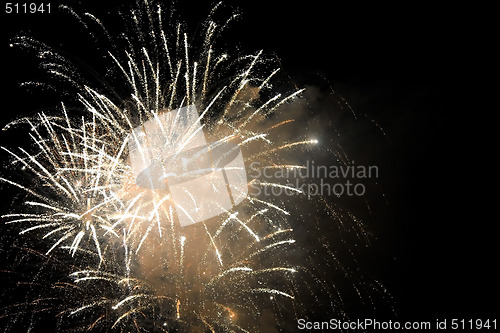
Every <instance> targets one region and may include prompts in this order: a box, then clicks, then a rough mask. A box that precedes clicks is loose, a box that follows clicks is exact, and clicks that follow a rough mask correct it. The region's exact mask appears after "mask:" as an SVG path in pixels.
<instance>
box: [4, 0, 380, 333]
mask: <svg viewBox="0 0 500 333" xmlns="http://www.w3.org/2000/svg"><path fill="white" fill-rule="evenodd" d="M218 6H219V5H218ZM218 6H216V7H214V9H213V10H212V12H211V13H210V15H209V17H208V19H207V20H206V21H205V22H204V24H203V27H204V30H203V34H202V35H201V36H202V41H201V44H200V45H192V44H190V42H189V40H190V38H189V36H188V34H187V33H186V32H184V27H183V25H182V24H180V23H178V22H177V21H173V20H172V18H171V15H170V16H169V15H166V16H167V17H168V20H166V19H165V17H164V13H165V10H164V9H163V7H162V6H160V5H156V4H152V3H149V2H148V1H147V0H144V2H142V3H140V4H139V5H138V8H136V9H134V10H132V11H131V12H130V13H127V14H125V15H123V17H124V18H125V19H126V21H127V22H128V23H127V24H128V25H127V28H126V29H124V30H123V31H119V33H117V34H116V38H115V39H114V38H112V37H111V35H110V34H111V33H110V32H109V30H108V29H107V27H105V24H104V23H103V22H101V21H100V20H99V19H98V18H96V17H95V16H93V15H92V14H90V13H84V14H79V13H78V12H77V11H75V10H73V9H72V8H70V7H67V6H61V10H63V11H65V12H67V13H69V14H70V15H72V16H73V17H74V18H76V20H77V21H79V22H81V23H82V24H84V25H86V24H87V23H86V21H85V20H90V21H91V22H93V23H94V24H97V26H98V27H99V30H100V31H101V33H102V34H104V35H105V36H106V38H108V39H109V40H110V41H111V43H110V45H109V49H107V50H106V52H105V54H104V56H103V57H104V58H105V59H107V60H109V61H110V63H109V70H110V71H113V73H114V78H115V80H116V81H121V82H126V84H125V87H124V89H123V90H124V91H127V93H125V94H124V95H123V96H120V97H119V98H116V96H115V95H114V91H106V90H105V89H100V88H97V87H94V86H92V85H90V84H88V83H86V82H85V81H84V80H81V75H80V73H79V72H78V70H76V69H75V66H73V65H72V64H71V62H69V61H68V60H67V59H66V58H64V57H63V56H61V55H60V54H59V53H57V52H56V51H54V50H53V49H52V48H51V47H50V46H49V45H46V44H44V43H42V42H40V41H37V40H35V39H33V38H30V37H26V36H21V37H17V38H15V39H14V40H13V43H12V44H13V46H19V47H22V48H27V49H29V50H33V51H35V52H36V53H37V55H38V58H39V59H40V62H41V66H42V68H45V69H46V70H47V72H48V74H49V75H51V76H52V77H54V78H57V79H58V80H62V81H63V82H64V83H66V84H68V86H70V87H71V89H73V90H75V91H76V92H77V93H76V94H75V95H74V96H73V97H74V98H75V99H77V100H78V102H79V103H80V108H83V111H84V112H83V116H82V115H81V113H79V112H74V111H71V109H70V108H69V107H67V106H66V105H67V104H66V103H60V106H59V107H58V109H57V110H56V111H54V112H50V113H49V112H40V113H39V114H37V115H36V116H34V117H31V118H21V119H18V120H16V121H14V122H12V123H11V124H9V125H8V127H11V126H27V127H28V128H29V137H30V139H31V140H32V143H33V145H32V147H30V148H29V149H28V148H26V147H19V148H17V149H12V148H6V147H2V149H3V150H4V151H5V152H6V153H7V154H8V155H9V156H10V158H11V164H10V167H11V169H14V170H18V171H20V172H22V176H21V177H19V176H16V174H15V173H14V172H12V173H10V174H8V176H3V177H2V178H1V180H2V181H3V183H4V184H5V185H6V186H9V187H11V188H15V189H18V190H20V191H21V192H23V196H22V200H21V202H18V203H16V205H15V207H14V209H13V211H12V212H10V213H8V214H4V215H3V216H2V218H3V220H4V221H5V223H6V224H8V225H12V226H14V227H17V228H18V229H16V230H17V231H18V234H19V237H27V238H28V239H30V246H29V247H24V248H23V249H22V252H23V253H24V254H23V255H24V256H26V257H30V256H34V257H36V258H39V260H40V262H42V263H43V264H41V265H40V266H37V267H39V268H38V270H39V271H38V274H35V275H34V277H32V280H31V281H30V286H31V287H30V288H31V289H30V291H29V292H28V293H27V296H26V301H25V302H24V303H23V304H22V306H18V305H15V306H12V307H9V308H8V310H7V312H8V314H7V315H6V317H8V318H13V319H12V320H11V321H10V322H9V327H12V330H16V329H17V328H19V327H22V324H23V318H28V317H29V318H30V319H29V321H30V322H31V323H32V325H33V326H35V327H36V326H37V325H38V324H37V321H38V320H39V319H37V318H38V317H37V313H38V312H39V311H41V312H43V314H44V316H48V317H50V318H54V321H55V322H56V324H55V326H56V329H57V330H59V331H67V330H68V329H72V330H87V331H93V330H95V331H109V330H116V331H123V332H128V331H130V330H131V329H134V330H137V331H160V332H161V331H169V332H170V331H174V330H180V331H189V332H205V331H212V332H220V331H235V332H249V331H261V332H263V331H264V330H263V327H266V329H267V331H268V332H274V331H276V330H277V329H286V328H287V327H290V325H292V327H293V326H294V322H292V321H290V320H289V318H291V317H294V318H295V317H299V316H300V317H301V318H302V317H304V316H306V315H307V313H308V311H309V309H308V308H309V307H308V306H306V305H307V304H309V303H310V302H312V301H314V300H316V301H318V302H323V303H328V304H329V306H330V309H331V311H332V313H334V314H336V315H338V316H340V317H344V316H345V313H344V311H343V305H342V301H341V300H339V299H340V298H339V297H338V291H337V289H336V287H335V286H334V285H333V284H329V283H325V282H323V281H325V280H324V279H323V278H318V276H321V275H322V274H323V273H324V274H326V275H327V276H328V275H329V272H326V273H325V272H323V273H322V272H321V270H320V272H313V271H312V270H310V269H309V268H306V267H305V266H307V265H306V264H307V262H308V260H310V258H312V257H309V258H308V255H307V254H305V253H302V252H301V251H300V247H298V246H297V244H296V243H297V239H296V236H295V233H294V225H293V222H294V221H296V220H297V219H299V220H300V219H302V220H308V221H309V220H312V221H314V219H310V218H309V217H307V216H303V215H302V213H301V214H300V215H294V212H296V211H297V209H296V208H297V206H299V203H301V202H302V199H297V198H296V199H294V201H296V202H295V203H293V202H292V203H289V202H287V201H286V200H283V198H280V197H265V198H262V197H258V196H251V195H249V194H248V187H249V179H247V170H246V169H245V166H246V165H250V164H252V163H253V164H254V165H259V166H260V167H262V169H265V168H274V169H283V170H296V169H297V168H303V167H304V166H303V165H304V163H303V162H300V163H297V162H296V160H297V158H296V156H299V157H300V156H301V155H300V154H303V153H304V151H308V149H312V148H314V146H315V145H316V144H317V143H318V140H317V139H310V138H308V137H307V136H306V135H305V134H300V133H299V134H297V135H294V136H293V137H292V138H291V136H290V135H284V134H283V133H286V131H287V128H290V127H291V126H296V125H295V122H294V118H293V115H288V114H286V113H283V112H282V110H283V108H286V107H290V105H293V104H294V103H299V102H298V101H297V100H298V98H299V97H300V95H301V94H302V93H303V91H304V89H294V90H292V91H289V92H287V93H283V92H276V91H274V90H273V79H274V78H275V77H276V76H277V75H278V72H279V68H275V67H273V66H274V63H275V61H273V59H270V58H267V57H266V56H265V54H264V53H263V52H262V51H259V52H255V53H254V54H249V55H245V56H239V57H237V58H236V59H233V58H232V57H231V55H228V54H226V53H222V52H219V51H218V49H217V47H216V43H215V42H216V39H217V38H216V37H217V36H218V35H219V34H220V33H221V32H222V31H223V30H224V29H225V27H226V25H227V24H228V23H229V21H231V20H232V19H233V18H234V17H233V16H231V17H230V19H229V20H228V21H226V22H222V23H218V22H216V20H214V19H213V18H212V17H213V16H214V14H215V13H216V12H217V9H218ZM167 13H168V12H167ZM126 31H127V33H125V32H126ZM123 45H125V46H123ZM71 89H69V90H71ZM297 128H299V129H300V125H299V126H297V127H294V130H293V131H292V132H294V131H296V130H297ZM254 186H255V185H254ZM259 186H265V187H283V185H282V184H280V183H273V182H265V183H264V182H262V183H260V185H259ZM313 205H314V210H315V211H320V210H321V211H322V212H324V214H325V215H328V217H329V218H330V219H332V221H334V222H335V223H338V224H339V225H342V226H344V225H350V226H349V227H348V229H349V231H348V233H349V232H352V233H353V234H354V235H355V238H356V241H359V242H361V243H363V244H368V243H369V241H368V237H367V233H366V232H365V229H364V226H363V224H362V223H361V222H360V221H359V220H358V219H357V218H356V217H355V216H354V214H352V213H350V212H348V211H345V210H343V209H342V208H339V207H338V206H337V205H336V204H335V203H332V202H329V201H328V200H326V199H325V198H319V199H317V201H315V202H314V204H313ZM332 224H333V222H332ZM300 227H303V226H300ZM318 230H319V229H318ZM319 248H321V250H322V251H324V252H325V253H327V254H328V257H329V258H330V259H331V260H330V261H327V264H328V265H330V264H332V265H337V264H338V259H337V255H336V253H335V252H336V250H334V249H331V246H330V245H329V244H327V243H324V244H323V245H322V246H319ZM301 263H303V264H305V265H302V264H301ZM338 265H339V266H338V267H340V269H339V273H338V274H339V275H342V276H343V277H345V278H348V279H350V278H351V275H352V274H353V273H352V272H351V271H350V270H349V269H345V268H344V267H343V266H342V265H340V264H338ZM54 272H56V273H54ZM315 274H317V276H315ZM42 280H43V281H44V282H43V283H44V284H45V287H41V288H40V289H37V288H38V287H39V285H41V281H42ZM367 288H368V289H372V290H377V291H378V290H383V287H381V286H380V285H378V284H373V285H370V286H369V287H367ZM318 289H319V290H320V292H317V291H316V290H318ZM354 289H356V293H358V294H359V291H358V289H357V288H356V287H355V288H354ZM318 295H319V296H318ZM322 298H327V299H328V300H327V301H324V300H323V299H322ZM41 300H43V301H41ZM41 308H43V309H45V310H43V311H42V310H41ZM47 313H48V314H47ZM290 316H291V317H290ZM287 320H288V321H287ZM269 323H273V327H272V328H271V326H269ZM75 327H76V328H75ZM274 327H276V329H275V328H274Z"/></svg>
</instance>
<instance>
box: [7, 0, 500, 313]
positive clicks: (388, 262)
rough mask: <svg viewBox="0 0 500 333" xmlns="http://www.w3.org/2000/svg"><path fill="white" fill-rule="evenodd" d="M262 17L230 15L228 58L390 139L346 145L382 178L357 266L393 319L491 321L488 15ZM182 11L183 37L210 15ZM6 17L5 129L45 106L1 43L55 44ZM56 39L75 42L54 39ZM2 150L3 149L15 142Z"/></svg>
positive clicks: (314, 7) (368, 138) (364, 134)
mask: <svg viewBox="0 0 500 333" xmlns="http://www.w3.org/2000/svg"><path fill="white" fill-rule="evenodd" d="M270 3H271V1H261V0H257V1H238V2H237V3H236V2H234V3H233V2H230V6H233V7H234V8H239V10H240V11H241V13H242V17H241V18H240V19H239V20H238V21H237V22H235V23H234V24H233V28H232V29H231V30H230V31H229V32H228V34H227V35H226V37H225V41H226V42H227V45H230V46H228V48H230V47H234V45H237V46H238V50H240V51H242V52H244V51H247V52H254V51H256V50H259V49H264V51H265V52H269V53H271V54H272V53H274V54H276V55H277V56H278V57H279V58H280V61H281V66H282V68H283V71H284V72H285V73H287V75H288V76H289V77H290V80H291V81H293V82H294V84H296V85H297V86H298V87H303V86H320V88H318V89H320V90H321V89H325V87H326V86H328V85H330V86H332V87H333V89H334V90H335V92H336V93H338V94H340V95H341V96H343V97H344V98H345V99H346V100H347V101H348V102H349V104H350V105H351V106H352V108H353V109H354V110H355V111H356V112H357V113H359V114H366V115H367V118H369V119H373V120H374V121H376V122H377V123H378V124H379V125H380V127H381V128H382V129H383V131H384V132H385V133H386V136H383V135H381V133H380V131H378V130H373V129H367V128H366V126H364V127H356V128H357V130H359V131H360V132H359V133H358V134H359V135H358V137H357V138H356V144H352V145H349V143H346V144H347V146H348V147H350V148H352V147H354V148H356V147H357V148H356V149H360V152H359V154H358V156H359V157H360V158H361V159H364V161H367V162H370V163H371V164H375V165H379V166H380V170H381V171H380V177H379V180H380V184H381V187H382V188H383V192H384V193H385V198H384V200H385V202H386V204H385V206H384V205H382V207H379V210H381V211H383V213H381V215H382V216H383V218H381V219H379V220H376V221H373V222H372V223H371V224H370V225H369V227H370V228H371V229H372V231H373V234H374V235H375V236H376V238H377V239H376V240H375V241H374V244H373V250H372V251H373V253H372V258H376V260H375V261H373V260H372V261H370V262H369V263H368V262H367V263H365V265H366V269H367V270H368V271H369V272H370V274H372V275H373V276H374V277H376V278H377V280H379V281H381V282H382V283H383V284H384V285H385V286H386V287H387V289H388V291H389V292H390V293H391V294H392V296H393V297H394V300H395V304H396V305H395V309H396V313H397V317H399V318H400V319H415V320H431V321H434V320H435V319H444V318H449V319H451V318H458V319H462V318H465V319H469V318H473V319H475V318H483V319H488V318H490V319H493V318H494V316H498V311H495V308H497V307H494V306H493V304H495V303H497V297H498V296H497V294H498V280H499V279H498V273H496V272H494V268H495V266H497V265H498V260H497V254H498V246H497V244H498V242H497V237H496V235H497V232H496V231H495V230H497V229H498V228H496V223H497V220H498V219H497V218H496V214H495V212H494V209H495V203H493V202H492V201H493V199H496V197H497V195H496V189H495V187H494V185H493V183H492V181H493V179H496V178H497V177H496V173H497V172H498V171H497V170H496V169H495V162H493V159H494V155H495V153H496V152H497V151H498V149H497V148H496V147H493V148H491V149H490V148H486V147H487V146H488V145H491V144H492V143H495V142H497V141H498V140H497V139H496V138H494V133H496V132H497V131H490V130H487V129H486V127H487V124H492V123H496V121H495V120H493V119H494V118H493V116H492V115H493V114H494V113H496V112H497V110H496V109H497V103H494V104H490V105H484V104H485V103H484V101H485V100H487V98H488V96H490V95H492V94H496V92H495V91H492V90H493V89H492V88H491V87H488V86H489V83H488V82H489V79H490V77H492V75H493V74H492V68H493V67H492V66H490V65H489V63H490V61H491V59H492V58H493V54H492V47H491V46H490V45H491V43H493V41H494V40H493V39H492V38H489V36H491V34H492V33H491V29H492V28H493V24H492V23H491V22H492V21H490V20H489V18H488V12H491V10H492V9H491V8H468V7H465V6H464V7H449V8H440V7H439V8H435V7H434V6H431V5H430V4H428V5H424V4H420V3H419V4H418V5H417V4H411V5H410V4H404V5H403V4H401V5H399V6H396V7H390V6H388V5H381V6H379V5H375V4H371V5H369V6H366V5H361V4H358V3H356V4H354V3H350V4H345V3H340V2H338V3H337V2H332V3H329V4H328V5H325V3H324V2H320V1H306V2H300V3H297V2H296V3H293V2H289V1H288V2H283V3H282V4H280V5H277V4H274V3H273V5H270ZM102 6H104V4H102V5H101V7H99V6H98V5H89V6H88V7H89V8H91V9H92V11H94V12H98V13H99V12H100V11H102V12H106V11H107V10H112V9H113V6H114V5H113V4H112V2H109V3H107V4H106V7H105V8H104V7H102ZM178 7H179V11H180V16H181V17H183V18H185V19H186V20H187V22H188V25H190V26H196V25H197V23H199V21H200V20H201V19H203V18H204V17H205V15H206V14H207V13H208V11H209V8H210V5H209V3H208V2H207V4H206V5H205V4H204V5H192V4H190V5H188V4H182V3H179V4H178ZM3 9H4V8H2V14H1V16H0V21H1V22H0V37H1V41H0V42H1V45H0V51H1V56H0V57H1V58H2V71H1V73H2V90H1V95H2V96H1V100H2V107H1V108H2V110H1V111H0V115H1V119H0V120H1V124H2V126H3V124H5V123H6V122H8V121H9V120H12V119H13V118H14V117H17V116H19V115H21V114H33V113H34V112H35V111H37V110H38V109H39V108H41V107H42V106H43V103H44V102H45V100H44V97H43V96H40V95H37V93H27V92H25V91H23V90H20V89H18V87H17V85H16V83H17V82H20V81H22V80H23V79H26V78H27V77H30V75H32V73H33V71H36V67H35V66H34V65H33V64H32V63H30V62H29V59H30V58H29V56H27V55H23V54H22V52H19V50H16V51H13V50H12V49H11V48H9V47H8V44H9V42H8V39H9V37H12V36H13V34H14V33H15V32H17V31H19V30H20V29H32V28H33V27H38V28H37V29H40V28H39V27H40V26H45V28H42V29H43V30H39V31H37V33H40V34H42V35H43V34H45V36H48V38H49V39H50V38H54V40H57V36H54V35H51V34H53V32H54V30H55V27H56V26H55V25H56V24H59V22H61V21H58V20H56V19H54V20H52V19H50V18H49V17H48V16H44V15H40V14H37V15H36V16H35V15H32V16H29V15H28V14H25V15H22V14H17V16H15V15H13V14H11V15H10V16H8V15H6V14H5V13H3ZM56 15H57V14H52V16H54V17H55V16H56ZM41 24H42V25H41ZM57 33H58V34H59V33H60V34H70V33H71V31H70V30H69V29H64V27H62V26H60V29H59V30H57ZM75 43H77V41H75ZM231 45H232V46H231ZM70 47H74V45H70ZM76 48H78V46H76ZM82 52H85V51H82ZM90 52H91V51H90ZM81 58H85V54H82V57H81ZM495 79H496V78H495ZM33 96H35V98H34V97H33ZM318 112H322V111H318ZM321 116H323V115H321ZM373 126H375V125H373ZM360 128H361V130H360ZM309 130H310V132H311V131H313V130H312V129H309ZM344 130H345V127H344ZM324 135H325V136H326V137H328V135H331V134H329V133H324ZM359 136H361V137H359ZM0 138H1V140H2V144H3V142H5V140H9V141H10V140H12V135H8V136H7V135H5V134H3V133H2V135H1V136H0ZM325 141H327V140H325ZM3 163H4V161H2V164H3ZM490 164H491V166H490ZM488 189H489V192H488V191H487V190H488ZM2 195H7V194H6V193H2ZM7 197H8V195H7ZM2 212H3V210H2Z"/></svg>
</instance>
